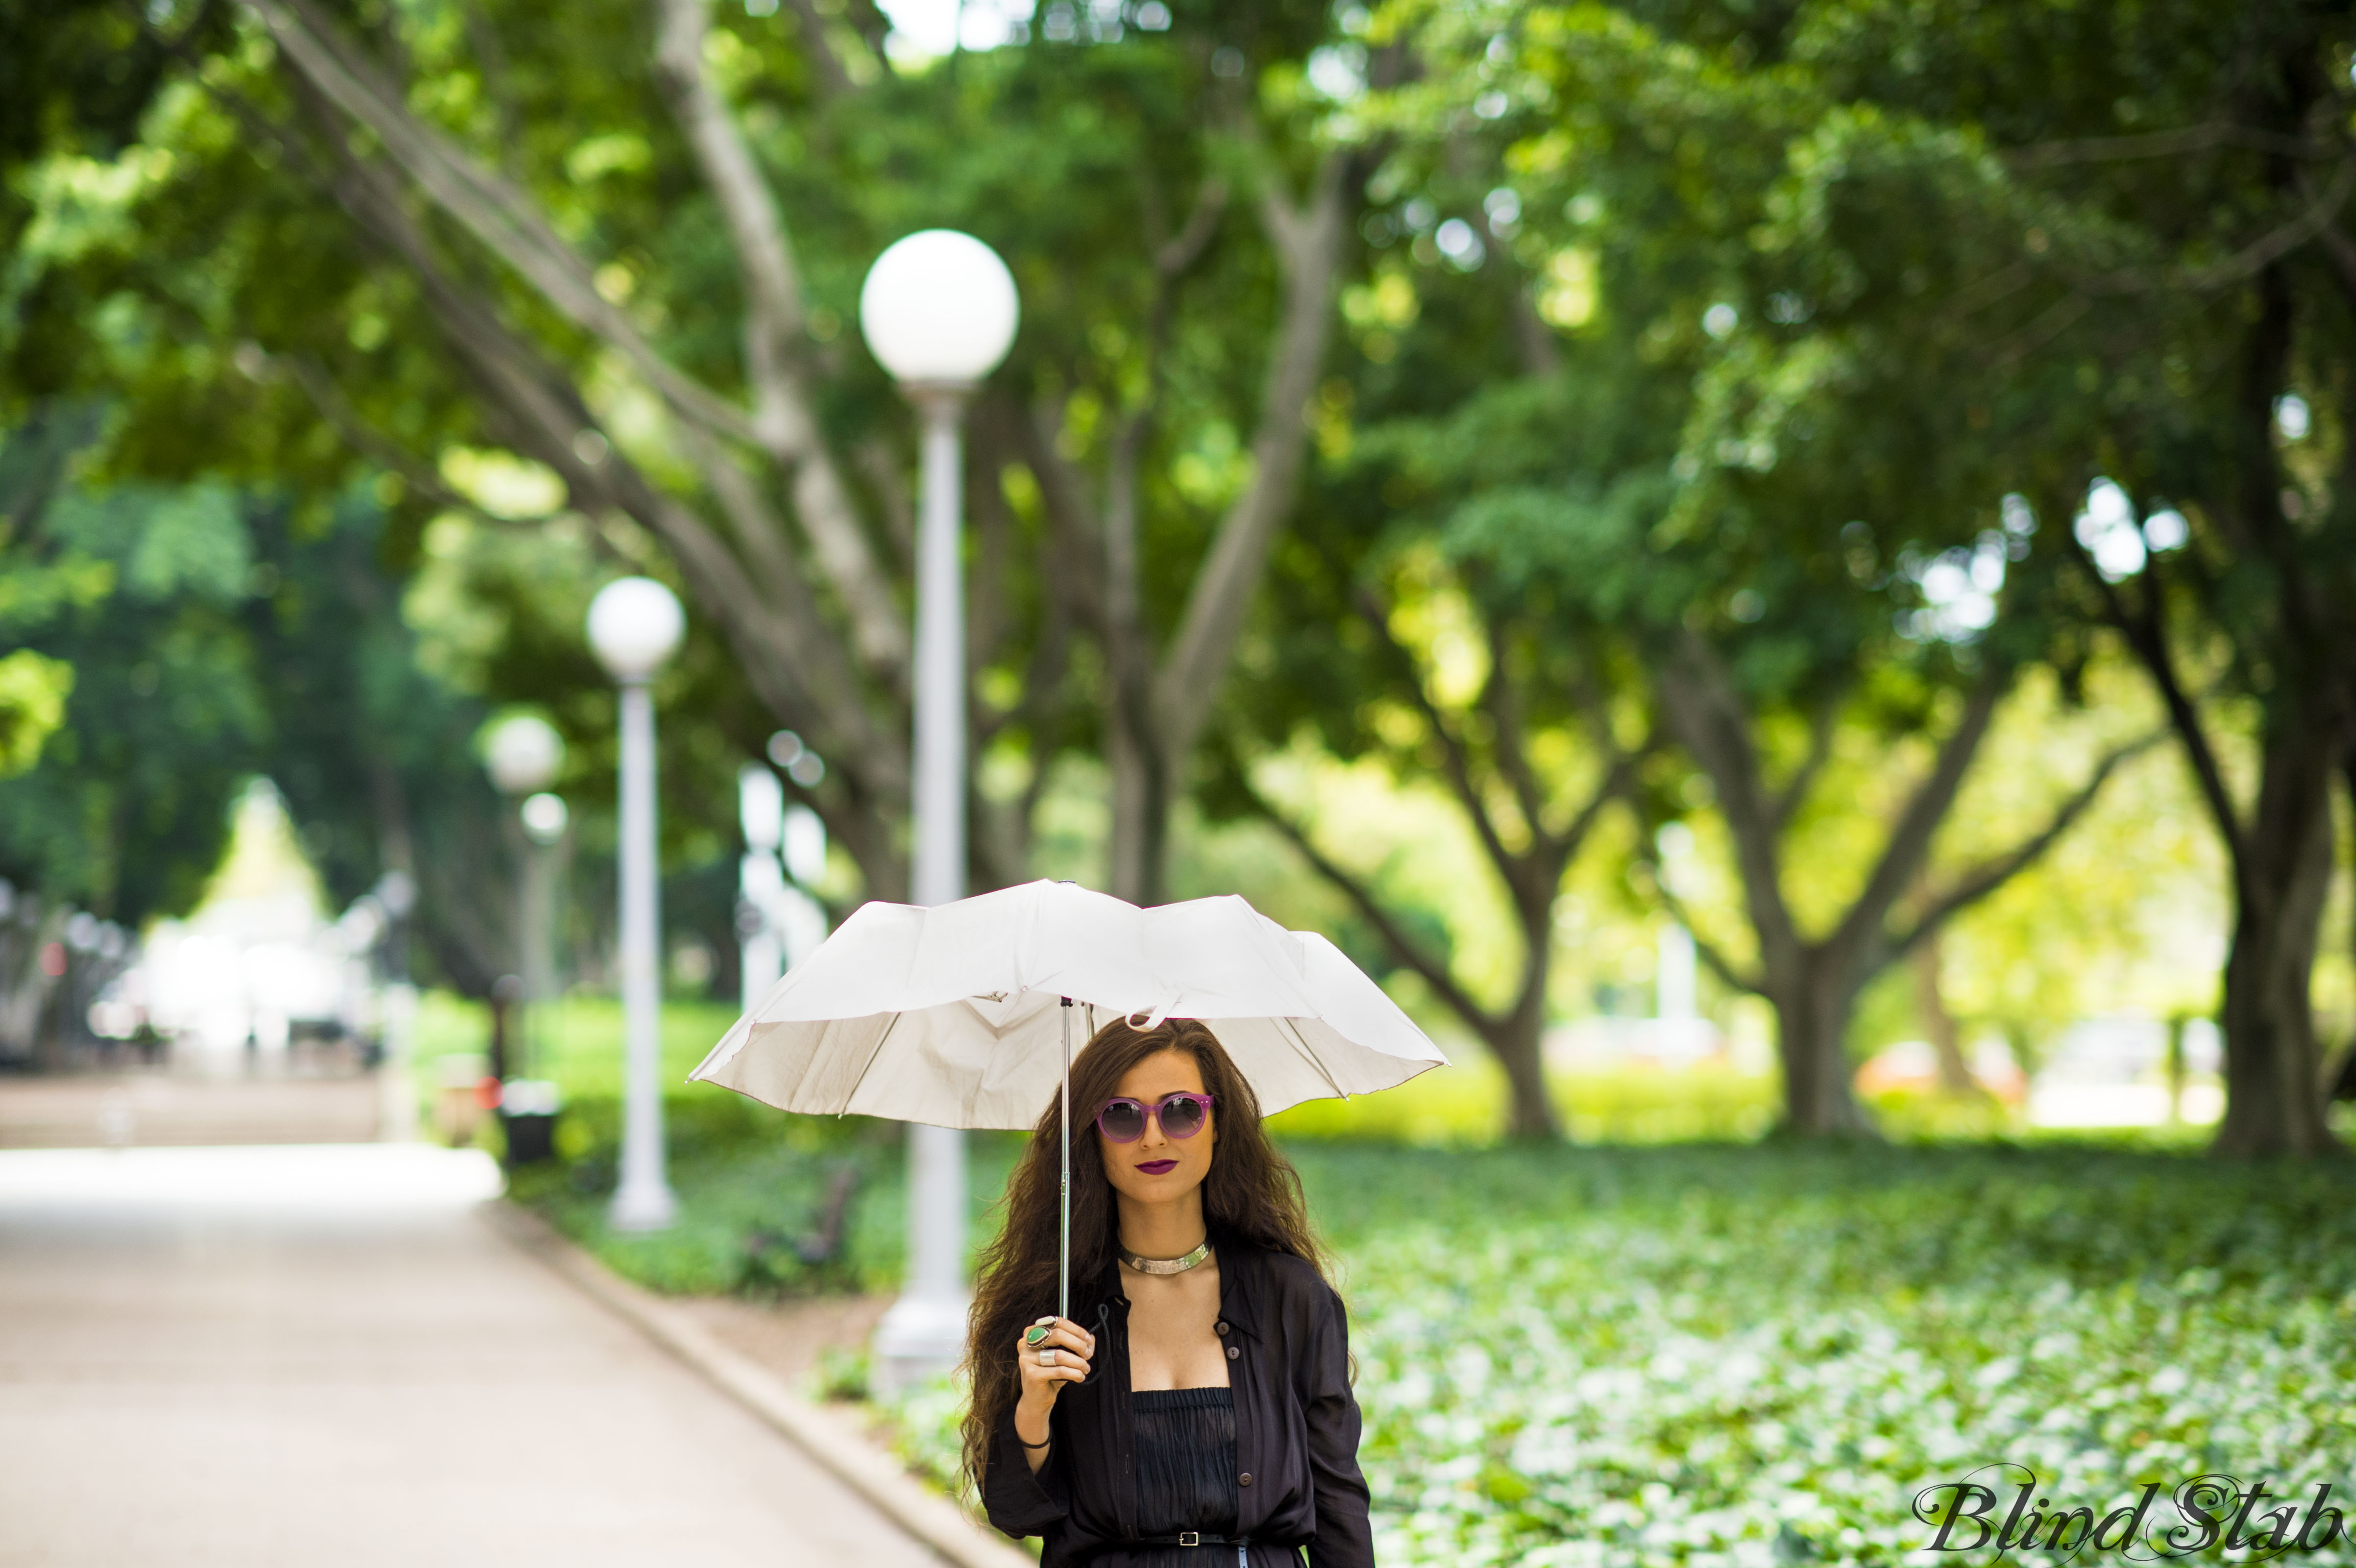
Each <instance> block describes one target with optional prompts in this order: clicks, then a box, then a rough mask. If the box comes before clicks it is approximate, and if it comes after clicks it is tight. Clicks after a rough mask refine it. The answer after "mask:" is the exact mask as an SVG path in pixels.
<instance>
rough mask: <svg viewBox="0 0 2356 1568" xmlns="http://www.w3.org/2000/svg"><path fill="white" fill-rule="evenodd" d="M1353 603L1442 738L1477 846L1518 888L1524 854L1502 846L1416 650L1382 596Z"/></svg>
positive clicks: (1461, 744)
mask: <svg viewBox="0 0 2356 1568" xmlns="http://www.w3.org/2000/svg"><path fill="white" fill-rule="evenodd" d="M1355 603H1356V606H1357V609H1358V613H1359V615H1361V616H1362V617H1364V618H1365V621H1366V623H1367V624H1368V625H1369V626H1371V627H1372V628H1374V632H1375V636H1376V638H1377V639H1379V640H1380V642H1381V643H1382V645H1383V646H1384V647H1385V648H1387V649H1388V650H1390V657H1391V660H1392V662H1393V664H1394V666H1395V668H1396V670H1397V672H1398V677H1399V683H1400V684H1401V685H1403V686H1404V687H1406V688H1407V692H1408V696H1409V697H1410V698H1412V699H1413V701H1414V703H1415V706H1416V711H1417V712H1418V713H1419V714H1422V715H1423V722H1424V723H1425V724H1426V725H1429V726H1430V730H1431V733H1432V736H1433V738H1434V739H1436V740H1438V741H1439V742H1440V755H1441V757H1443V758H1444V759H1445V760H1446V763H1447V771H1448V782H1449V784H1450V785H1451V787H1452V788H1453V789H1455V791H1456V799H1457V800H1458V802H1459V803H1460V804H1462V806H1463V808H1464V814H1465V815H1466V816H1468V817H1470V818H1472V831H1473V832H1474V833H1476V834H1477V835H1478V836H1479V837H1480V840H1481V847H1482V848H1483V849H1484V850H1486V851H1487V852H1488V854H1489V860H1490V863H1491V864H1492V865H1494V866H1495V867H1496V868H1497V875H1498V876H1499V877H1500V878H1502V879H1503V880H1504V882H1505V886H1508V887H1511V888H1515V889H1516V890H1517V891H1518V889H1519V888H1520V886H1521V884H1522V875H1523V873H1522V857H1521V856H1519V855H1516V854H1515V853H1514V852H1513V851H1512V850H1510V849H1508V848H1506V847H1505V840H1504V838H1502V837H1501V836H1499V834H1498V832H1497V824H1496V822H1495V820H1494V818H1493V817H1492V816H1491V815H1490V811H1489V803H1488V801H1487V800H1484V799H1483V796H1482V793H1481V787H1480V786H1479V785H1478V784H1477V783H1475V782H1474V781H1473V778H1472V756H1471V754H1470V753H1469V752H1467V751H1466V750H1465V749H1464V742H1463V741H1462V739H1461V738H1460V737H1459V736H1457V734H1456V731H1455V729H1454V728H1453V727H1452V726H1451V725H1450V724H1449V723H1448V719H1447V716H1446V715H1445V714H1442V713H1441V712H1440V707H1439V704H1438V703H1434V702H1433V701H1432V700H1431V694H1430V693H1428V692H1426V691H1425V690H1424V688H1423V671H1421V670H1420V669H1419V668H1418V667H1417V665H1416V661H1415V656H1414V655H1413V654H1411V653H1409V652H1408V650H1407V649H1406V648H1405V647H1404V646H1402V645H1401V644H1400V642H1399V640H1398V638H1396V637H1394V636H1392V635H1391V628H1390V618H1389V617H1388V616H1387V615H1385V614H1384V613H1383V607H1382V604H1381V603H1380V601H1378V600H1377V599H1376V597H1375V596H1374V595H1373V594H1372V593H1371V592H1361V593H1360V594H1358V595H1357V596H1355ZM1534 836H1535V835H1534Z"/></svg>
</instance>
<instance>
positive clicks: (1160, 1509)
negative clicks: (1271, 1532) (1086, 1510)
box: [1129, 1388, 1241, 1568]
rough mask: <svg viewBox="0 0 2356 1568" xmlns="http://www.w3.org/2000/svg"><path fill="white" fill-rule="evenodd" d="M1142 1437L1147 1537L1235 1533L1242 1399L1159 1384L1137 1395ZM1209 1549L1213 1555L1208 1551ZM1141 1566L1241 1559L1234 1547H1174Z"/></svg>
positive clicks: (1142, 1522)
mask: <svg viewBox="0 0 2356 1568" xmlns="http://www.w3.org/2000/svg"><path fill="white" fill-rule="evenodd" d="M1129 1423H1130V1432H1131V1433H1133V1434H1135V1435H1136V1438H1137V1526H1138V1529H1139V1530H1141V1531H1142V1532H1143V1533H1144V1535H1145V1536H1146V1537H1147V1538H1148V1539H1151V1538H1152V1537H1154V1536H1162V1535H1177V1534H1179V1533H1181V1532H1182V1531H1184V1530H1199V1531H1201V1532H1202V1533H1204V1534H1205V1535H1224V1536H1228V1537H1231V1538H1232V1537H1233V1536H1235V1535H1236V1534H1237V1530H1236V1494H1237V1492H1238V1491H1239V1490H1241V1488H1240V1487H1237V1485H1236V1402H1235V1391H1233V1390H1232V1389H1225V1388H1202V1389H1152V1390H1147V1391H1142V1392H1139V1393H1133V1394H1131V1395H1130V1396H1129ZM1205 1553H1208V1554H1209V1555H1208V1556H1207V1557H1206V1556H1205ZM1137 1558H1138V1562H1139V1564H1140V1568H1205V1564H1206V1563H1211V1562H1223V1563H1233V1562H1234V1561H1235V1560H1236V1549H1235V1548H1234V1547H1232V1546H1225V1547H1209V1546H1191V1547H1190V1546H1166V1547H1157V1548H1155V1549H1154V1550H1153V1551H1151V1552H1140V1553H1138V1554H1137Z"/></svg>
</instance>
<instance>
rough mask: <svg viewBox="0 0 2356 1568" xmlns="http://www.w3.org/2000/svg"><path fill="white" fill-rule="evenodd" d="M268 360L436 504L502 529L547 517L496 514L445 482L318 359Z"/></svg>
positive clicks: (351, 438)
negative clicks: (380, 425) (363, 409)
mask: <svg viewBox="0 0 2356 1568" xmlns="http://www.w3.org/2000/svg"><path fill="white" fill-rule="evenodd" d="M263 358H264V359H265V360H267V361H268V363H269V364H270V365H271V366H274V367H277V368H280V369H283V370H284V371H286V373H287V376H288V377H289V379H291V380H292V381H294V382H295V385H296V386H298V387H300V388H302V389H303V394H304V395H305V397H307V398H309V399H310V400H311V406H312V407H313V408H315V409H316V410H317V411H318V413H319V416H320V417H321V418H322V419H325V420H326V421H327V423H328V424H332V425H334V426H335V427H336V431H337V434H338V435H341V436H342V437H343V438H344V441H345V443H346V444H347V445H348V446H350V447H351V448H352V449H353V450H354V451H356V452H358V453H359V454H360V455H361V456H364V457H367V458H369V459H370V460H371V461H373V462H375V463H376V464H377V465H378V466H379V467H382V468H384V469H386V470H387V471H389V472H391V473H393V474H396V475H398V476H399V477H400V478H401V481H402V483H403V484H405V485H407V486H408V487H409V488H410V489H412V490H414V491H416V492H417V493H418V494H419V495H421V496H423V497H424V498H425V499H427V500H429V501H431V502H433V503H434V505H435V506H438V507H443V508H446V509H448V510H452V511H462V512H465V513H466V514H467V515H468V516H470V517H477V518H480V519H481V520H482V521H485V522H487V523H491V524H494V525H496V526H498V527H513V526H515V525H517V524H519V523H533V522H541V521H547V520H546V519H544V518H510V517H495V516H493V515H492V514H491V513H489V512H487V511H485V510H483V509H482V508H481V507H480V506H479V505H477V503H476V502H475V501H473V500H472V499H469V498H467V497H466V496H463V495H461V494H459V493H458V492H457V491H456V490H455V489H451V488H450V487H449V486H448V485H447V484H445V483H444V482H443V478H442V476H441V475H440V474H439V473H437V472H435V471H434V467H433V465H432V464H430V463H428V462H426V461H425V460H424V459H423V458H422V457H420V456H417V455H416V454H415V453H413V452H411V451H409V450H408V449H407V448H405V447H403V446H402V445H401V444H400V443H399V442H397V441H395V440H393V439H392V437H391V436H390V435H385V434H384V432H382V431H380V430H379V429H377V428H376V427H375V426H374V425H371V424H369V423H368V422H367V421H366V420H364V419H362V418H361V417H360V415H359V410H357V409H355V408H354V407H352V404H351V400H350V399H348V398H347V397H346V396H344V392H343V389H342V388H341V387H338V386H337V385H336V382H335V378H334V377H332V376H330V375H328V374H327V368H326V367H325V366H323V365H321V364H320V363H319V362H318V361H317V360H314V359H312V358H311V357H310V356H308V355H306V354H265V355H263Z"/></svg>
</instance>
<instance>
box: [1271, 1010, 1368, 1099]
mask: <svg viewBox="0 0 2356 1568" xmlns="http://www.w3.org/2000/svg"><path fill="white" fill-rule="evenodd" d="M1276 1023H1277V1026H1278V1028H1279V1030H1280V1032H1281V1033H1282V1034H1283V1036H1284V1037H1285V1039H1286V1040H1287V1041H1289V1042H1290V1044H1291V1046H1292V1048H1293V1049H1294V1050H1295V1051H1297V1052H1299V1053H1300V1054H1301V1056H1303V1057H1305V1058H1308V1061H1309V1065H1310V1066H1311V1067H1313V1068H1315V1069H1317V1076H1318V1077H1319V1078H1322V1079H1324V1080H1325V1087H1326V1088H1328V1089H1330V1090H1333V1092H1334V1093H1335V1094H1338V1095H1340V1096H1341V1097H1342V1098H1343V1099H1344V1100H1347V1099H1349V1098H1350V1091H1349V1090H1346V1089H1344V1088H1343V1087H1342V1086H1341V1085H1340V1084H1338V1083H1335V1082H1334V1081H1333V1074H1332V1073H1330V1072H1328V1071H1326V1070H1325V1063H1324V1060H1323V1058H1321V1057H1319V1056H1318V1054H1317V1053H1316V1052H1315V1051H1313V1050H1312V1049H1310V1048H1309V1042H1308V1041H1307V1040H1305V1039H1303V1038H1301V1026H1299V1025H1297V1024H1295V1023H1294V1022H1293V1021H1292V1020H1291V1019H1290V1018H1279V1019H1278V1020H1277V1021H1276Z"/></svg>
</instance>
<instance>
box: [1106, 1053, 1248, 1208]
mask: <svg viewBox="0 0 2356 1568" xmlns="http://www.w3.org/2000/svg"><path fill="white" fill-rule="evenodd" d="M1113 1092H1114V1093H1115V1094H1116V1095H1123V1096H1126V1097H1127V1098H1129V1099H1130V1100H1135V1101H1141V1102H1142V1103H1144V1104H1146V1105H1151V1106H1158V1105H1160V1104H1161V1103H1162V1096H1163V1095H1165V1094H1177V1093H1181V1092H1186V1093H1193V1094H1200V1093H1202V1092H1203V1069H1201V1068H1200V1067H1199V1066H1197V1065H1196V1063H1195V1061H1194V1055H1193V1053H1192V1052H1189V1051H1181V1050H1166V1051H1156V1052H1154V1053H1153V1054H1152V1055H1151V1056H1150V1057H1148V1058H1145V1059H1144V1060H1143V1061H1141V1062H1140V1063H1138V1064H1137V1065H1136V1066H1135V1067H1133V1068H1131V1069H1129V1071H1128V1073H1127V1074H1125V1075H1124V1076H1123V1077H1122V1079H1121V1080H1120V1083H1119V1086H1118V1087H1117V1088H1115V1089H1114V1090H1113ZM1218 1117H1219V1112H1218V1107H1216V1106H1213V1107H1212V1108H1211V1113H1210V1115H1209V1116H1208V1118H1206V1119H1205V1122H1203V1130H1202V1131H1201V1132H1199V1133H1195V1134H1194V1136H1193V1137H1191V1138H1173V1137H1170V1136H1168V1135H1166V1134H1165V1133H1163V1132H1162V1118H1161V1117H1159V1116H1149V1117H1147V1118H1146V1120H1145V1135H1144V1136H1143V1137H1141V1138H1140V1139H1138V1140H1137V1142H1135V1143H1133V1144H1116V1143H1114V1142H1113V1141H1112V1140H1111V1139H1109V1138H1108V1137H1106V1136H1105V1135H1104V1134H1103V1133H1101V1132H1099V1133H1098V1134H1097V1147H1098V1150H1099V1151H1100V1152H1101V1153H1102V1154H1103V1155H1104V1167H1105V1177H1106V1179H1107V1180H1108V1181H1110V1182H1111V1183H1112V1185H1113V1188H1114V1190H1115V1191H1117V1192H1119V1193H1121V1194H1122V1195H1124V1196H1126V1197H1132V1198H1135V1199H1136V1200H1137V1201H1138V1202H1140V1203H1168V1202H1170V1201H1171V1200H1172V1199H1173V1198H1177V1197H1183V1196H1184V1195H1185V1194H1186V1193H1188V1192H1191V1191H1193V1190H1194V1188H1195V1187H1200V1186H1201V1185H1202V1184H1203V1178H1204V1177H1205V1176H1208V1175H1210V1173H1211V1150H1212V1147H1213V1145H1215V1144H1216V1143H1217V1142H1218V1138H1219V1126H1218Z"/></svg>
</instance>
